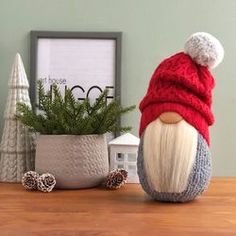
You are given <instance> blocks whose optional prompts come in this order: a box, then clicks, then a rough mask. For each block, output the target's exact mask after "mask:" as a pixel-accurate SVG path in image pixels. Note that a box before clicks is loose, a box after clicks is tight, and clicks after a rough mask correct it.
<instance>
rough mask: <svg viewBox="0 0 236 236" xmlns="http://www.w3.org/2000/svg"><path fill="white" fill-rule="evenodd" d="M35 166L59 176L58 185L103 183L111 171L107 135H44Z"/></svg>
mask: <svg viewBox="0 0 236 236" xmlns="http://www.w3.org/2000/svg"><path fill="white" fill-rule="evenodd" d="M35 170H36V171H37V172H39V173H45V172H49V173H51V174H53V175H54V176H55V178H56V181H57V184H56V188H67V189H79V188H90V187H95V186H97V185H99V184H100V183H101V182H102V181H103V180H104V178H105V177H106V176H107V174H108V172H109V163H108V151H107V142H106V137H105V135H40V136H39V137H38V139H37V148H36V159H35Z"/></svg>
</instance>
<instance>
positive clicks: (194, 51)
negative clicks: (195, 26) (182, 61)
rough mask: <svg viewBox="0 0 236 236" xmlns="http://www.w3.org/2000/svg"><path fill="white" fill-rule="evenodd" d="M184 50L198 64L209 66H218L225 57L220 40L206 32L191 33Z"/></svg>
mask: <svg viewBox="0 0 236 236" xmlns="http://www.w3.org/2000/svg"><path fill="white" fill-rule="evenodd" d="M184 51H185V53H187V54H188V55H189V56H190V57H191V58H192V59H193V60H194V61H195V62H196V63H197V64H199V65H202V66H207V67H208V68H214V67H216V66H217V65H219V64H220V63H221V61H222V60H223V58H224V48H223V47H222V45H221V43H220V41H219V40H218V39H216V38H215V37H214V36H212V35H211V34H208V33H205V32H198V33H195V34H193V35H191V36H190V37H189V39H188V40H187V42H186V43H185V46H184Z"/></svg>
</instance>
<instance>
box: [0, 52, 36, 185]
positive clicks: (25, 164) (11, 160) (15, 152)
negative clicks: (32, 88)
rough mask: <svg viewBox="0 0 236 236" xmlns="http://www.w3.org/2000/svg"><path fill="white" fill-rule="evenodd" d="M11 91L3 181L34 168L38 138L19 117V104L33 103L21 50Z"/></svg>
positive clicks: (1, 150)
mask: <svg viewBox="0 0 236 236" xmlns="http://www.w3.org/2000/svg"><path fill="white" fill-rule="evenodd" d="M8 86H9V93H8V98H7V104H6V108H5V113H4V122H5V123H4V129H3V135H2V141H1V145H0V154H1V158H0V181H2V182H20V181H21V178H22V175H23V174H24V173H25V172H26V171H28V170H33V169H34V158H35V138H34V135H33V134H31V133H29V131H28V129H27V128H26V127H25V126H24V125H22V124H21V122H20V121H19V120H17V119H16V105H17V103H18V102H24V103H26V104H27V105H29V106H31V104H30V98H29V92H28V89H29V83H28V80H27V76H26V73H25V69H24V65H23V62H22V60H21V57H20V54H18V53H17V54H16V57H15V61H14V64H13V66H12V71H11V76H10V80H9V83H8Z"/></svg>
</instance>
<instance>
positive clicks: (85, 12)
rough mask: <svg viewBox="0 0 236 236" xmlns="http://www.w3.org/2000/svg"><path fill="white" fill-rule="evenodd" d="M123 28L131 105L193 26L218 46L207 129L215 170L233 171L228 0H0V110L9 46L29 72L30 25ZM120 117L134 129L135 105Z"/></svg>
mask: <svg viewBox="0 0 236 236" xmlns="http://www.w3.org/2000/svg"><path fill="white" fill-rule="evenodd" d="M30 30H63V31H64V30H67V31H70V30H71V31H122V32H123V47H122V103H123V104H124V105H128V104H138V103H139V101H140V99H141V98H142V97H143V96H144V93H145V90H146V88H147V85H148V82H149V78H150V76H151V74H152V72H153V70H154V69H155V67H156V65H157V64H158V63H159V62H160V61H161V60H162V59H163V58H164V57H166V56H168V55H171V54H173V53H175V52H177V51H178V50H182V48H183V44H184V41H185V39H186V38H187V37H188V36H189V35H190V34H191V33H193V32H196V31H207V32H210V33H212V34H214V35H215V36H217V37H218V38H219V39H220V40H221V42H222V44H223V45H224V47H225V60H224V62H223V63H222V64H221V65H220V66H219V68H216V69H215V70H214V72H213V73H214V75H215V78H216V82H217V87H216V89H215V91H214V106H213V110H214V112H215V116H216V123H215V126H214V127H213V128H212V129H211V149H212V156H213V164H214V175H236V125H235V123H234V120H235V116H236V92H235V89H236V66H235V65H236V1H235V0H225V1H223V0H198V1H196V0H195V1H194V0H168V1H165V0H93V1H92V0H50V1H48V0H0V114H1V123H0V125H1V127H2V125H3V122H2V117H3V114H2V113H3V110H4V105H5V101H6V95H7V81H8V77H9V73H10V68H11V63H12V62H13V58H14V55H15V53H16V52H19V53H20V54H21V55H22V58H23V60H24V63H25V67H26V69H27V72H28V74H29V31H30ZM123 122H125V123H127V124H132V125H133V126H134V129H133V133H134V134H136V135H137V130H138V122H139V112H138V110H137V111H136V112H133V113H132V114H130V115H128V116H127V117H126V118H124V119H123Z"/></svg>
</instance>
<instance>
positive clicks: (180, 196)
mask: <svg viewBox="0 0 236 236" xmlns="http://www.w3.org/2000/svg"><path fill="white" fill-rule="evenodd" d="M143 141H144V140H143V136H142V137H141V140H140V145H139V151H138V161H137V165H138V175H139V180H140V183H141V185H142V187H143V189H144V191H145V192H146V193H147V194H149V195H150V196H151V197H152V198H153V199H155V200H158V201H167V202H187V201H191V200H193V199H194V198H196V197H197V196H199V195H201V194H202V192H203V191H204V190H206V189H207V186H208V184H209V181H210V178H211V169H212V164H211V155H210V151H209V147H208V145H207V143H206V141H205V140H204V138H203V137H202V136H201V135H200V134H199V135H198V145H197V154H196V158H195V162H194V165H193V167H192V170H191V173H190V176H189V179H188V184H187V187H186V189H185V190H184V191H183V192H181V193H166V192H158V191H155V190H153V189H152V188H151V187H150V185H149V184H148V181H147V173H146V171H145V167H144V158H143Z"/></svg>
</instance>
